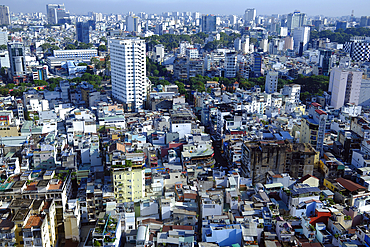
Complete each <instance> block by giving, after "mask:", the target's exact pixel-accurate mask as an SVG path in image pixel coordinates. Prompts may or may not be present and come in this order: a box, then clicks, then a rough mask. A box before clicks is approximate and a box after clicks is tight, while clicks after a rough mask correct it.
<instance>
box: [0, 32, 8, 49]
mask: <svg viewBox="0 0 370 247" xmlns="http://www.w3.org/2000/svg"><path fill="white" fill-rule="evenodd" d="M0 30H1V29H0ZM7 43H8V32H7V31H6V30H5V31H0V45H6V44H7Z"/></svg>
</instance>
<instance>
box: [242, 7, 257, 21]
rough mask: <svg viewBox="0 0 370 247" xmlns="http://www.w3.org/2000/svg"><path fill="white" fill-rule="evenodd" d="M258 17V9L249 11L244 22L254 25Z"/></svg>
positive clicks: (245, 14)
mask: <svg viewBox="0 0 370 247" xmlns="http://www.w3.org/2000/svg"><path fill="white" fill-rule="evenodd" d="M256 16H257V11H256V9H247V10H246V11H245V13H244V20H245V22H246V23H247V24H254V22H255V20H256Z"/></svg>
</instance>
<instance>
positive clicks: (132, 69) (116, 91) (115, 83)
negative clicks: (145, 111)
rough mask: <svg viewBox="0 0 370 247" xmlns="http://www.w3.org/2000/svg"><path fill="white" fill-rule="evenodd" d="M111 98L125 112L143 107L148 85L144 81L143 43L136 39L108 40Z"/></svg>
mask: <svg viewBox="0 0 370 247" xmlns="http://www.w3.org/2000/svg"><path fill="white" fill-rule="evenodd" d="M109 46H110V52H111V66H112V92H113V98H115V99H117V100H119V101H121V102H122V103H123V104H124V105H125V110H127V111H129V112H131V111H137V110H139V109H142V108H143V107H144V101H145V99H146V95H147V90H148V88H147V87H148V85H147V80H146V62H145V41H144V40H141V39H138V38H126V39H110V40H109Z"/></svg>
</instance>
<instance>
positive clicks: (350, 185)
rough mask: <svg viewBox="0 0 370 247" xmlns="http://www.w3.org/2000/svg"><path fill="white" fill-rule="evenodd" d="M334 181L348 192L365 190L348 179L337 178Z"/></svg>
mask: <svg viewBox="0 0 370 247" xmlns="http://www.w3.org/2000/svg"><path fill="white" fill-rule="evenodd" d="M335 181H336V182H338V183H340V185H342V186H343V187H344V188H345V189H346V190H349V191H350V192H353V191H356V190H359V189H365V187H364V186H361V185H359V184H356V183H355V182H352V181H351V180H348V179H344V178H337V179H336V180H335Z"/></svg>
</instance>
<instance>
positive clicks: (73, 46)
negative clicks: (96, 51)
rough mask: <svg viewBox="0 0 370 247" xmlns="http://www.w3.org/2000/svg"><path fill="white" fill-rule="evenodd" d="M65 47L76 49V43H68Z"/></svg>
mask: <svg viewBox="0 0 370 247" xmlns="http://www.w3.org/2000/svg"><path fill="white" fill-rule="evenodd" d="M65 49H66V50H75V49H76V46H75V45H74V44H68V45H66V47H65Z"/></svg>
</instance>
